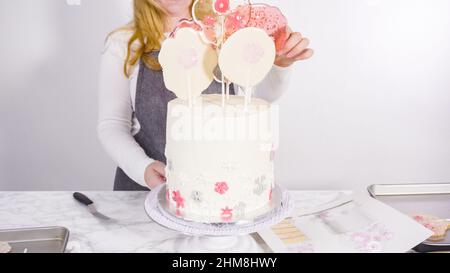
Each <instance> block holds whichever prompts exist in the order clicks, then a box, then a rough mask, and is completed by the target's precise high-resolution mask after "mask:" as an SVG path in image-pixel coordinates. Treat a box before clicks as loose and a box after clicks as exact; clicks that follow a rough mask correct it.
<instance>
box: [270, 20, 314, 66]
mask: <svg viewBox="0 0 450 273" xmlns="http://www.w3.org/2000/svg"><path fill="white" fill-rule="evenodd" d="M308 46H309V39H308V38H304V37H302V35H301V34H300V33H299V32H292V31H291V29H290V28H288V39H287V41H286V45H285V46H284V48H283V49H282V50H281V51H280V52H278V53H277V58H276V59H275V65H277V66H281V67H288V66H291V65H292V64H293V63H295V62H297V61H303V60H306V59H309V58H311V57H312V55H313V54H314V51H313V50H312V49H311V48H308Z"/></svg>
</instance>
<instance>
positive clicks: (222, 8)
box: [192, 0, 250, 46]
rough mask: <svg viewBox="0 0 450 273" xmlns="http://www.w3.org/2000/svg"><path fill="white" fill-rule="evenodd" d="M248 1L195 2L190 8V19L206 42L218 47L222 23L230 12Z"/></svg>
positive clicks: (197, 0) (217, 0)
mask: <svg viewBox="0 0 450 273" xmlns="http://www.w3.org/2000/svg"><path fill="white" fill-rule="evenodd" d="M249 3H250V1H249V0H195V1H194V4H193V6H192V18H194V21H195V22H196V23H197V24H198V25H200V26H201V28H202V30H203V33H204V35H203V38H206V42H208V43H211V44H214V45H216V46H217V45H219V44H220V42H221V40H222V39H221V38H222V35H223V34H224V33H223V32H222V30H223V28H222V22H223V20H224V19H225V17H226V16H228V14H229V13H230V11H231V10H233V9H234V8H237V7H238V6H239V5H241V4H249Z"/></svg>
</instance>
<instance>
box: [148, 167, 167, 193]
mask: <svg viewBox="0 0 450 273" xmlns="http://www.w3.org/2000/svg"><path fill="white" fill-rule="evenodd" d="M165 169H166V165H165V164H164V163H162V162H160V161H155V162H153V163H152V164H150V165H148V166H147V168H146V169H145V183H147V186H148V187H149V188H150V189H154V188H156V187H157V186H159V185H161V184H164V183H166V170H165Z"/></svg>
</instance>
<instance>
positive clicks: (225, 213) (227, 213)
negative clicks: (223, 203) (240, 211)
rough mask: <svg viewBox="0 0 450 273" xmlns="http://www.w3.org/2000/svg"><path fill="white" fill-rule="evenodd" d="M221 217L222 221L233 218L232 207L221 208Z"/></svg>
mask: <svg viewBox="0 0 450 273" xmlns="http://www.w3.org/2000/svg"><path fill="white" fill-rule="evenodd" d="M221 217H222V220H224V221H231V219H232V218H233V209H230V208H229V207H225V208H223V209H222V214H221Z"/></svg>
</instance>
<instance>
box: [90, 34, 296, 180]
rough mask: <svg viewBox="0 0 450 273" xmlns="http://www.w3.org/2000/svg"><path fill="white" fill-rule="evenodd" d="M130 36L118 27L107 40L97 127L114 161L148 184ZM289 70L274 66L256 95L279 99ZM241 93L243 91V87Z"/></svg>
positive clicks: (102, 60)
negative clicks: (128, 63)
mask: <svg viewBox="0 0 450 273" xmlns="http://www.w3.org/2000/svg"><path fill="white" fill-rule="evenodd" d="M130 36H131V32H130V31H119V32H116V33H113V34H112V35H111V36H110V37H109V38H108V39H107V41H106V44H105V48H104V50H103V53H102V56H101V63H100V73H99V121H98V128H97V131H98V137H99V140H100V142H101V143H102V145H103V147H104V149H105V150H106V152H107V153H108V154H109V156H110V157H111V158H112V159H113V160H114V161H115V163H116V164H117V165H118V166H119V167H120V168H121V169H122V170H123V171H124V172H125V173H126V174H127V175H128V176H129V177H130V178H131V179H133V180H134V181H136V182H137V183H139V184H141V185H143V186H147V185H146V183H145V179H144V174H145V169H146V168H147V166H148V165H149V164H151V163H152V162H153V161H154V160H153V159H152V158H150V157H148V156H147V155H146V153H145V152H144V149H143V148H142V147H141V146H140V145H139V144H138V143H137V142H136V140H135V139H134V136H135V135H136V134H137V133H138V132H139V130H140V125H139V121H138V120H137V119H136V117H135V116H134V111H135V97H136V85H137V78H138V74H139V73H138V72H139V65H137V66H136V67H134V68H133V69H132V73H131V76H130V77H129V78H128V77H126V76H125V74H124V72H123V65H124V62H125V59H126V56H127V44H128V41H129V39H130ZM133 46H136V44H135V45H133ZM290 71H291V69H288V68H281V67H277V66H274V67H273V68H272V70H271V71H270V73H269V74H268V76H267V77H266V78H265V79H264V81H263V82H262V83H260V84H259V85H258V86H257V87H256V88H255V90H254V92H255V95H256V96H257V97H260V98H263V99H265V100H267V101H270V102H273V101H275V100H277V99H278V98H279V97H280V96H281V95H282V94H283V93H284V91H285V90H286V89H287V87H288V83H289V76H290ZM235 90H240V88H237V89H235ZM238 94H240V95H242V91H239V92H238Z"/></svg>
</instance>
